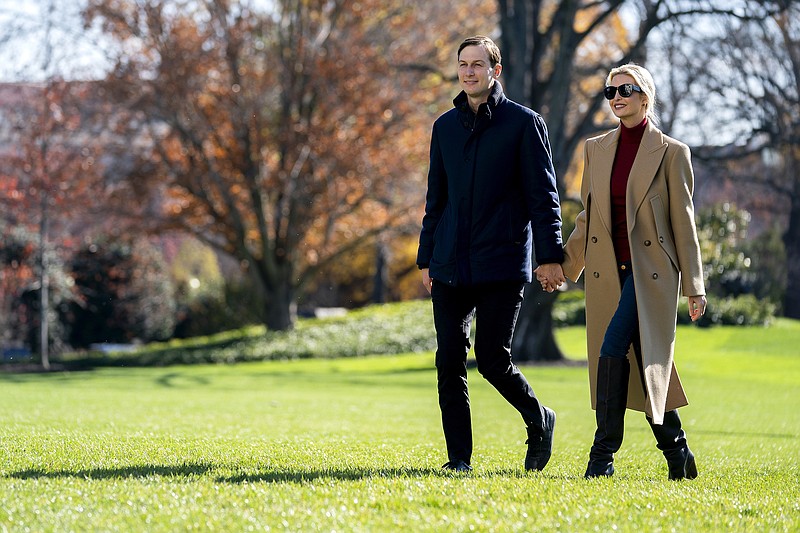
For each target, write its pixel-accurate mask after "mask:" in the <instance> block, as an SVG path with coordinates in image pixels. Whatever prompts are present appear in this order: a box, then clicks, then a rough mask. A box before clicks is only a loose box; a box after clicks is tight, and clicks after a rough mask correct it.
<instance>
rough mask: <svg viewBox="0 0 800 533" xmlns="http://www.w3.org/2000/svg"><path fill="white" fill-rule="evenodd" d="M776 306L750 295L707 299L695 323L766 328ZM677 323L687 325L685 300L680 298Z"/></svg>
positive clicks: (689, 321)
mask: <svg viewBox="0 0 800 533" xmlns="http://www.w3.org/2000/svg"><path fill="white" fill-rule="evenodd" d="M775 310H776V306H775V304H774V303H772V302H770V301H769V300H759V299H758V298H756V297H755V296H753V295H752V294H743V295H741V296H736V297H733V296H728V297H726V298H721V299H716V298H714V297H713V296H712V297H710V298H709V302H708V307H707V308H706V313H705V315H703V318H701V319H700V320H699V321H698V322H697V323H698V325H699V326H702V327H708V326H712V325H717V326H766V325H768V324H769V323H770V322H771V321H772V319H773V317H774V316H775ZM678 323H680V324H689V323H691V319H689V307H688V304H687V300H686V299H685V298H681V301H680V303H679V305H678Z"/></svg>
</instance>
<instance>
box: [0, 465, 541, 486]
mask: <svg viewBox="0 0 800 533" xmlns="http://www.w3.org/2000/svg"><path fill="white" fill-rule="evenodd" d="M215 468H216V467H215V466H214V465H211V464H185V465H175V466H165V465H140V466H128V467H122V468H95V469H80V470H56V471H54V472H49V471H46V470H40V469H27V470H20V471H18V472H11V473H9V474H6V476H5V477H7V478H14V479H61V478H79V479H87V480H103V479H144V478H150V477H165V478H180V477H191V476H203V475H206V474H208V473H210V472H211V471H213V470H214V469H215ZM540 475H542V474H539V473H533V474H532V473H528V472H524V471H522V470H507V469H502V470H496V471H477V472H470V473H462V472H450V471H447V470H443V469H441V468H342V469H272V468H267V469H265V470H263V471H257V472H253V473H248V474H239V475H232V476H218V477H216V478H215V479H214V481H216V482H217V483H231V484H237V485H238V484H243V483H297V484H304V483H311V482H314V481H318V480H337V481H359V480H363V479H380V478H386V479H394V478H428V477H442V478H471V477H476V478H487V477H502V478H525V477H534V476H540Z"/></svg>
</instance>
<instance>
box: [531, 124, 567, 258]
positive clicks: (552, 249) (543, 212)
mask: <svg viewBox="0 0 800 533" xmlns="http://www.w3.org/2000/svg"><path fill="white" fill-rule="evenodd" d="M521 158H522V160H521V161H520V168H521V169H522V173H523V176H522V187H523V193H524V194H525V202H526V205H527V206H528V213H529V216H530V219H531V226H532V230H533V245H534V250H535V256H536V262H537V263H539V264H540V265H543V264H547V263H561V262H562V261H563V260H564V250H563V248H562V245H563V240H562V237H561V204H560V201H559V197H558V187H557V186H556V171H555V168H554V167H553V159H552V155H551V151H550V140H549V138H548V135H547V126H546V125H545V123H544V120H542V118H541V117H540V116H539V115H533V116H532V118H531V121H530V123H529V124H528V126H527V127H526V128H525V133H524V138H523V139H522V150H521Z"/></svg>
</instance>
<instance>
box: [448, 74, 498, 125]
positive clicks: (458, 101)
mask: <svg viewBox="0 0 800 533" xmlns="http://www.w3.org/2000/svg"><path fill="white" fill-rule="evenodd" d="M505 99H506V95H505V93H504V92H503V86H502V85H501V84H500V82H499V81H497V80H494V83H493V84H492V88H491V91H490V92H489V98H488V99H487V101H486V103H487V104H488V105H487V106H486V108H487V114H488V115H489V116H490V117H491V115H492V109H494V108H495V107H497V106H498V105H500V104H501V103H502V102H503V100H505ZM453 105H454V106H455V107H456V109H458V110H460V111H469V112H470V113H471V112H472V109H471V108H470V107H469V102H468V101H467V93H465V92H464V91H461V92H460V93H458V95H457V96H456V97H455V98H453ZM480 107H483V104H481V106H480ZM480 107H479V108H478V109H479V110H480Z"/></svg>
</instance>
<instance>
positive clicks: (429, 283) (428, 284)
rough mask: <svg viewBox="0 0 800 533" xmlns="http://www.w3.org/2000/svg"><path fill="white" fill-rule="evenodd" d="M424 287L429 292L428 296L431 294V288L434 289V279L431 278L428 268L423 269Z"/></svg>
mask: <svg viewBox="0 0 800 533" xmlns="http://www.w3.org/2000/svg"><path fill="white" fill-rule="evenodd" d="M422 285H423V286H424V287H425V290H426V291H428V294H430V293H431V287H433V278H431V274H430V271H429V270H428V269H427V268H423V269H422Z"/></svg>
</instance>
